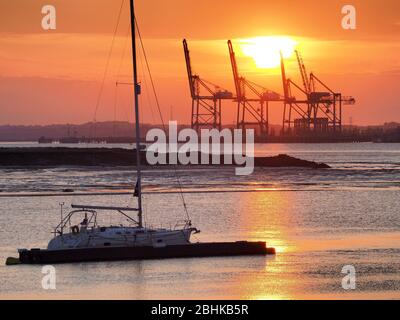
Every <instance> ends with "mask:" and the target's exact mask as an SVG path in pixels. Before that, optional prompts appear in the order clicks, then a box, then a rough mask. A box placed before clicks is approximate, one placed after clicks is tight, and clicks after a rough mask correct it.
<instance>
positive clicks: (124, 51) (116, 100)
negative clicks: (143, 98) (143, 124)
mask: <svg viewBox="0 0 400 320" xmlns="http://www.w3.org/2000/svg"><path fill="white" fill-rule="evenodd" d="M123 1H124V0H123ZM129 32H130V26H129V25H128V30H127V32H126V38H125V42H124V47H123V49H122V55H121V60H120V62H119V66H118V70H117V74H116V84H115V91H114V128H113V134H114V135H115V131H116V121H117V107H118V79H119V78H120V77H121V69H122V64H123V62H124V58H125V54H126V48H127V45H128V38H129ZM127 119H128V121H129V116H128V117H127Z"/></svg>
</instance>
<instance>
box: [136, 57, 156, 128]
mask: <svg viewBox="0 0 400 320" xmlns="http://www.w3.org/2000/svg"><path fill="white" fill-rule="evenodd" d="M142 51H143V50H142ZM142 51H139V60H140V66H141V68H142V72H143V73H142V77H141V78H142V80H143V82H144V87H145V90H144V91H145V92H146V100H147V104H148V107H149V109H150V113H151V119H152V120H153V122H154V123H155V122H156V118H155V116H154V111H153V107H152V103H151V99H150V94H149V91H150V90H149V88H148V85H147V80H146V76H145V73H146V71H145V70H146V69H145V67H144V63H143V60H144V59H142V55H143V53H142Z"/></svg>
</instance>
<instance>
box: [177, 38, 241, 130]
mask: <svg viewBox="0 0 400 320" xmlns="http://www.w3.org/2000/svg"><path fill="white" fill-rule="evenodd" d="M183 49H184V53H185V60H186V68H187V74H188V79H189V88H190V95H191V97H192V119H191V127H192V129H194V130H196V131H200V130H201V129H202V128H214V129H219V130H221V126H222V123H221V105H222V100H232V99H233V93H232V92H229V91H227V90H223V89H221V88H220V87H219V86H217V85H214V84H213V83H211V82H209V81H206V80H204V79H202V78H200V76H199V75H196V74H193V70H192V65H191V61H190V52H189V47H188V44H187V41H186V39H184V40H183ZM212 86H213V87H214V89H212V88H211V87H212Z"/></svg>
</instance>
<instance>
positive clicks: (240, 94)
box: [228, 40, 244, 101]
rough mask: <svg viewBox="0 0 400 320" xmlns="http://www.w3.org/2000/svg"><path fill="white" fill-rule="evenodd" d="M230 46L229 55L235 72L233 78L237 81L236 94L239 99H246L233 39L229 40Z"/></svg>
mask: <svg viewBox="0 0 400 320" xmlns="http://www.w3.org/2000/svg"><path fill="white" fill-rule="evenodd" d="M228 48H229V57H230V58H231V65H232V72H233V79H234V81H235V88H236V96H237V99H238V101H241V100H243V99H244V95H243V92H242V86H241V81H240V76H239V71H238V67H237V63H236V56H235V51H234V50H233V46H232V41H231V40H228Z"/></svg>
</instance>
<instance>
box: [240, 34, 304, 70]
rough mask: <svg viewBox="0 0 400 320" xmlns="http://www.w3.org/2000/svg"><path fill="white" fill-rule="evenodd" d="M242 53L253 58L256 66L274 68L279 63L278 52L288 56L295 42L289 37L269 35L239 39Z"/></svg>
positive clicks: (291, 52) (293, 48)
mask: <svg viewBox="0 0 400 320" xmlns="http://www.w3.org/2000/svg"><path fill="white" fill-rule="evenodd" d="M239 44H240V48H241V50H242V53H243V54H244V55H245V56H247V57H251V58H253V60H254V62H255V64H256V66H257V68H263V69H267V68H275V67H278V66H279V65H280V52H282V55H283V57H284V58H290V57H291V56H292V54H293V53H294V50H295V47H296V45H297V42H296V41H295V40H293V39H292V38H290V37H284V36H269V37H256V38H249V39H240V40H239Z"/></svg>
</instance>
